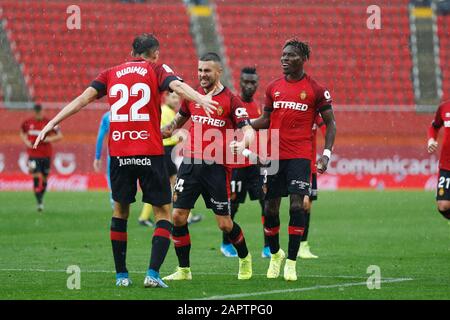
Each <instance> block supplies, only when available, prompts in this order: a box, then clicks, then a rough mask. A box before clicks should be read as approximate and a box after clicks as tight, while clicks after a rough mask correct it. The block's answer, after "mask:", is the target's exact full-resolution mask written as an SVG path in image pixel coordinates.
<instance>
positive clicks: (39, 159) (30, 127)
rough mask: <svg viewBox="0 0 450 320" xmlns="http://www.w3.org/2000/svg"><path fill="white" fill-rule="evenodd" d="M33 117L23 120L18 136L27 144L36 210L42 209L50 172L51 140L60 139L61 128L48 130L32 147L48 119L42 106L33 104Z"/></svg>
mask: <svg viewBox="0 0 450 320" xmlns="http://www.w3.org/2000/svg"><path fill="white" fill-rule="evenodd" d="M33 110H34V117H33V118H30V119H27V120H25V121H24V122H23V123H22V126H21V130H20V138H21V139H22V141H23V143H25V145H26V146H27V153H28V168H29V170H30V173H31V174H32V176H33V190H34V195H35V197H36V200H37V211H38V212H42V210H44V202H43V200H44V193H45V191H46V190H47V178H48V174H49V172H50V162H51V161H50V160H51V157H52V145H51V143H52V142H56V141H58V140H61V139H62V137H63V136H62V133H61V130H60V129H59V128H58V127H55V128H53V130H52V131H49V134H48V137H46V138H45V139H44V140H43V141H42V144H41V145H40V146H39V147H38V148H36V149H34V148H33V144H34V142H35V140H36V138H37V137H38V135H39V132H40V131H41V130H42V128H44V126H45V125H46V124H47V123H48V121H49V120H48V119H47V118H46V117H44V116H43V115H42V106H41V105H40V104H35V105H34V107H33Z"/></svg>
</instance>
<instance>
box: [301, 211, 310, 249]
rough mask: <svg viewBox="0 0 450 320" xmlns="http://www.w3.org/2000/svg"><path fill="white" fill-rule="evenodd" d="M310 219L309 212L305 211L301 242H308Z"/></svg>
mask: <svg viewBox="0 0 450 320" xmlns="http://www.w3.org/2000/svg"><path fill="white" fill-rule="evenodd" d="M310 219H311V210H307V211H305V232H304V233H303V238H302V241H308V232H309V220H310Z"/></svg>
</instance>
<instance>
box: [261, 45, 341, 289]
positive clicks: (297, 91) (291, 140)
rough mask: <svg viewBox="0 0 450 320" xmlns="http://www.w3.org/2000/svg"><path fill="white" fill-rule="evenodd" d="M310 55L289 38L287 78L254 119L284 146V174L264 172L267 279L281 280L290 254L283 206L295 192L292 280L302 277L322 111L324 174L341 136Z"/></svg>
mask: <svg viewBox="0 0 450 320" xmlns="http://www.w3.org/2000/svg"><path fill="white" fill-rule="evenodd" d="M309 56H310V48H309V46H308V45H307V44H306V43H303V42H301V41H299V40H297V39H291V40H288V41H286V43H285V44H284V46H283V50H282V55H281V67H282V69H283V74H284V76H283V77H281V78H279V79H276V80H274V81H272V82H271V83H270V84H269V85H268V87H267V89H266V100H265V106H264V113H263V115H262V116H261V117H260V118H258V119H256V120H254V121H252V126H253V127H254V128H255V129H264V128H269V145H270V140H271V139H272V135H276V134H278V135H279V149H278V150H271V160H272V162H274V161H275V162H277V163H278V172H277V173H275V174H274V173H272V172H270V173H269V172H268V171H267V170H266V171H265V172H264V175H263V183H264V184H263V192H264V197H265V214H266V216H265V221H264V231H265V234H266V236H267V237H268V242H269V246H270V252H271V254H272V256H271V258H270V264H269V268H268V270H267V278H277V277H278V276H279V274H280V269H281V265H282V262H283V260H284V259H285V258H286V254H285V253H284V251H283V250H282V249H281V248H280V243H279V229H280V217H279V216H280V204H281V198H282V197H286V196H288V195H289V200H290V205H289V217H290V218H289V228H288V234H289V242H288V253H287V260H286V264H285V266H284V279H285V280H286V281H295V280H297V272H296V258H297V254H298V251H299V247H300V241H301V240H302V238H303V235H304V230H305V219H306V218H305V215H306V210H305V205H304V198H305V196H308V195H309V194H310V189H311V183H310V178H311V158H312V127H313V124H314V119H315V118H316V115H317V114H318V113H320V115H321V116H322V118H323V121H324V122H325V125H326V128H327V129H326V134H325V149H324V152H323V155H322V156H321V157H320V159H319V160H318V162H317V171H318V172H319V173H323V172H325V171H326V169H327V165H328V162H329V161H330V158H331V150H332V148H333V144H334V139H335V135H336V124H335V120H334V113H333V109H332V107H331V96H330V93H329V92H328V90H326V89H325V88H324V87H322V86H321V85H319V84H318V83H317V82H316V81H315V80H314V79H312V78H311V77H310V76H309V75H308V74H306V73H305V72H304V69H303V66H304V64H305V62H306V61H307V60H308V59H309ZM277 153H278V154H277Z"/></svg>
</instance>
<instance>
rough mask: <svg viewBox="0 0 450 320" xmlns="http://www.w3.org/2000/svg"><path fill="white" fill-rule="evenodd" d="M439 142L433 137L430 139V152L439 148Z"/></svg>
mask: <svg viewBox="0 0 450 320" xmlns="http://www.w3.org/2000/svg"><path fill="white" fill-rule="evenodd" d="M437 148H438V143H437V141H436V140H434V139H433V138H430V139H428V148H427V149H428V153H433V152H435V151H436V150H437Z"/></svg>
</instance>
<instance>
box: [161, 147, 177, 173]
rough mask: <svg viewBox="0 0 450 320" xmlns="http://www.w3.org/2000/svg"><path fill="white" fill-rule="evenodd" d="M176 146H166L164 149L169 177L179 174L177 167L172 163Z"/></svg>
mask: <svg viewBox="0 0 450 320" xmlns="http://www.w3.org/2000/svg"><path fill="white" fill-rule="evenodd" d="M174 147H175V146H165V147H164V161H165V162H166V167H167V172H168V173H169V177H171V176H174V175H176V174H177V171H178V170H177V166H176V165H175V163H174V162H173V161H172V150H173V148H174Z"/></svg>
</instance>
